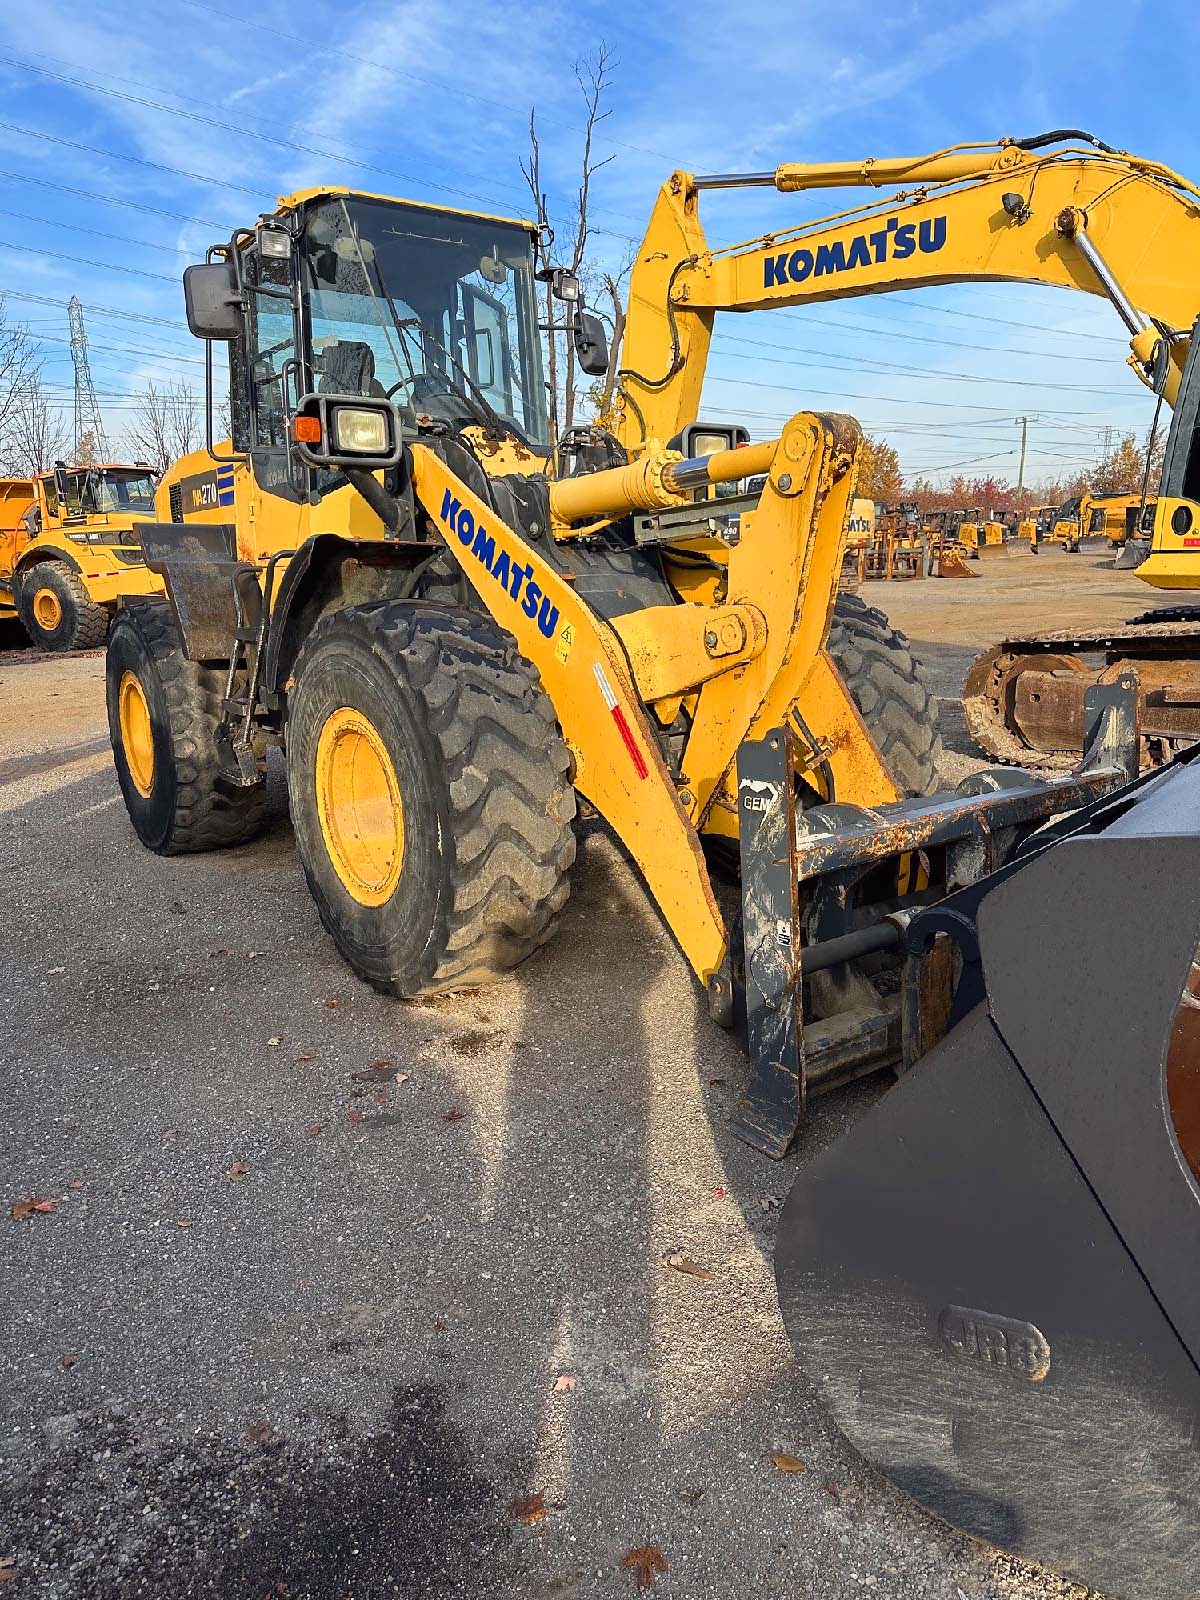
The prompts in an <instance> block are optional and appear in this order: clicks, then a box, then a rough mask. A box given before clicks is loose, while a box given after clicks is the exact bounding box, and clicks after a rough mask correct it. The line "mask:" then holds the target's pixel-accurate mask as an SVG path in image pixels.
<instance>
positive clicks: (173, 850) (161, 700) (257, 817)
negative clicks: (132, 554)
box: [106, 600, 266, 856]
mask: <svg viewBox="0 0 1200 1600" xmlns="http://www.w3.org/2000/svg"><path fill="white" fill-rule="evenodd" d="M106 679H107V696H108V729H109V737H110V739H111V740H112V747H113V760H114V761H115V763H116V768H117V779H118V781H119V783H120V785H121V793H122V795H123V796H124V798H125V808H126V810H127V811H128V812H129V819H130V821H131V822H132V823H133V826H134V830H135V832H136V833H137V836H138V838H139V839H140V840H141V841H142V843H143V844H144V845H145V846H146V847H147V848H148V849H150V850H153V851H155V852H156V853H157V854H158V855H160V856H174V855H184V854H186V853H188V852H192V851H199V850H223V849H226V848H228V847H230V846H232V845H239V844H246V843H248V841H249V840H251V839H253V838H254V837H255V835H256V834H258V833H259V832H260V831H261V829H262V825H263V821H264V819H265V815H266V781H265V780H260V781H259V782H258V783H256V784H251V785H248V786H242V785H240V784H236V783H233V782H232V781H231V780H230V779H229V778H227V777H225V776H224V775H223V774H222V772H221V764H220V759H219V757H218V754H217V744H216V731H217V724H218V722H219V720H220V715H221V701H222V699H223V697H224V694H225V674H224V672H223V671H220V670H218V669H216V668H212V667H204V666H201V665H199V664H198V663H197V662H195V661H189V660H188V659H187V657H186V656H185V655H184V653H183V645H182V642H181V640H180V637H179V630H178V628H177V627H176V624H175V618H174V616H173V615H172V612H171V608H170V606H169V605H168V604H167V603H166V601H164V600H143V601H137V602H135V603H134V604H131V605H128V606H124V607H122V609H121V610H120V611H118V613H117V615H116V617H115V618H114V620H113V624H112V628H111V630H110V632H109V638H108V660H107V670H106Z"/></svg>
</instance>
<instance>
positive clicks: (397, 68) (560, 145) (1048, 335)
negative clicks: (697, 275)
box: [0, 0, 1200, 479]
mask: <svg viewBox="0 0 1200 1600" xmlns="http://www.w3.org/2000/svg"><path fill="white" fill-rule="evenodd" d="M239 12H241V13H243V14H241V15H239V14H238V13H239ZM249 17H252V18H253V19H254V20H253V21H250V20H247V18H249ZM34 23H36V27H33V26H31V24H34ZM601 38H602V39H604V40H605V41H606V42H607V43H608V44H610V45H611V46H612V47H613V49H614V52H615V56H616V60H617V66H616V69H615V84H614V89H613V92H612V94H611V96H610V101H609V103H610V106H611V115H610V116H609V117H608V118H607V120H606V121H605V123H604V124H603V129H602V135H603V137H602V139H601V143H600V153H601V154H602V155H612V156H613V157H614V159H613V160H612V161H611V162H610V163H609V164H608V165H607V166H606V167H605V168H604V169H603V171H602V172H601V173H600V175H599V177H598V179H597V182H596V193H595V202H596V208H595V219H594V220H595V225H596V227H597V229H598V230H600V231H599V233H598V235H597V238H596V246H597V249H596V256H597V258H598V260H599V261H600V262H602V263H616V262H619V261H620V260H621V259H622V258H623V257H624V256H625V254H626V253H627V252H628V250H629V249H630V248H631V245H632V243H633V241H635V240H636V239H637V238H639V237H640V234H641V231H642V227H643V225H644V221H645V218H646V215H647V213H648V211H649V208H650V205H651V202H652V200H653V196H654V193H655V190H656V188H657V186H658V185H659V183H661V181H662V180H663V178H665V177H666V175H667V174H668V173H669V172H670V171H671V170H672V168H674V167H677V166H682V167H688V168H690V169H691V170H693V171H696V172H704V171H734V170H741V169H747V170H752V169H763V168H769V167H772V166H774V165H775V164H776V163H778V162H780V161H785V160H830V159H836V158H848V157H861V156H867V155H898V154H916V153H918V152H921V151H925V150H933V149H937V148H940V147H942V146H945V145H948V144H952V143H956V142H959V141H962V140H968V139H986V138H993V137H998V136H1000V135H1004V134H1013V135H1017V136H1021V135H1026V134H1031V133H1037V132H1041V131H1043V130H1045V129H1048V128H1052V127H1082V128H1086V129H1088V130H1089V131H1091V132H1094V133H1096V134H1098V135H1099V136H1100V137H1101V138H1102V139H1105V140H1106V141H1107V142H1108V143H1110V144H1114V145H1117V146H1121V147H1124V148H1127V149H1132V150H1136V151H1138V152H1139V153H1140V154H1144V155H1147V156H1153V157H1155V158H1156V159H1158V160H1161V161H1164V162H1166V163H1167V164H1168V165H1170V166H1173V167H1175V168H1176V169H1177V170H1179V171H1182V172H1184V173H1185V174H1187V175H1188V176H1190V177H1192V178H1193V179H1196V178H1200V134H1198V133H1197V132H1196V130H1195V126H1194V118H1192V117H1191V116H1190V114H1188V113H1187V112H1186V110H1184V109H1183V108H1182V107H1186V106H1188V105H1190V100H1189V99H1188V96H1187V94H1186V86H1185V89H1184V92H1183V102H1182V107H1181V102H1180V100H1179V98H1178V96H1177V90H1178V89H1179V85H1180V82H1181V81H1183V80H1181V78H1180V75H1179V64H1180V63H1181V62H1186V61H1189V60H1195V59H1197V58H1198V56H1200V9H1198V8H1197V7H1196V6H1195V4H1194V0H1159V3H1150V4H1136V3H1135V4H1130V3H1128V0H1086V3H1084V0H996V3H983V4H979V5H976V6H974V7H971V8H967V7H964V6H962V5H961V4H958V5H953V4H942V3H924V0H910V3H908V4H889V3H884V4H874V3H871V0H840V3H838V4H837V5H834V6H830V5H828V4H816V3H810V0H800V3H791V4H783V5H781V4H778V3H771V4H768V3H765V0H740V3H739V4H737V5H733V6H731V5H729V4H720V5H715V4H712V3H711V0H688V3H686V4H682V3H679V4H665V5H657V6H656V5H653V4H650V5H642V6H630V5H627V4H621V3H618V4H617V5H615V6H614V5H611V4H605V5H601V4H594V3H592V0H572V3H571V4H570V5H566V4H558V3H555V0H532V3H523V4H519V5H518V4H512V3H510V0H488V3H487V4H484V3H481V0H453V3H450V0H406V3H399V4H398V3H381V0H345V3H342V4H330V3H328V0H288V3H287V4H283V3H279V0H267V3H258V4H256V5H255V6H253V7H248V8H243V7H236V6H235V5H234V0H213V3H209V0H163V3H160V4H150V5H145V4H144V3H137V4H134V3H132V0H92V3H88V4H81V3H79V0H41V3H39V4H38V5H37V6H36V7H33V6H30V5H28V4H20V5H17V4H14V0H5V3H4V4H3V5H2V6H0V75H2V78H3V110H2V112H0V245H2V246H3V247H2V248H0V291H4V292H7V296H8V298H7V302H6V305H7V316H8V319H9V320H10V321H18V322H24V323H26V324H27V325H28V326H29V328H30V330H31V332H33V333H34V334H36V335H37V336H38V337H39V338H40V339H42V340H44V341H45V349H44V354H45V363H46V365H45V375H46V380H47V382H48V384H49V385H50V387H51V390H52V392H53V393H55V394H58V395H61V396H62V397H63V398H64V399H65V398H66V396H67V393H68V389H69V385H70V381H71V365H70V358H69V351H68V347H67V343H66V336H67V324H66V304H65V303H66V300H67V298H68V297H69V296H70V295H71V294H78V295H79V297H80V299H81V300H82V302H83V304H84V306H85V308H86V311H87V317H88V331H89V335H90V341H91V347H92V366H93V374H94V378H95V381H96V386H97V389H98V390H99V391H100V397H101V402H102V405H103V407H104V409H105V416H106V422H107V426H108V428H109V431H110V434H111V435H113V436H114V439H116V438H119V437H120V434H121V431H122V427H123V425H124V421H125V419H127V417H128V415H129V407H130V404H131V401H130V395H131V394H132V393H135V392H136V391H137V390H139V389H140V388H142V387H143V386H144V384H145V382H146V380H147V378H149V377H156V378H160V379H175V378H187V379H189V380H191V381H193V382H195V383H198V382H199V379H200V376H201V372H202V368H201V366H200V364H199V358H200V355H201V347H200V346H199V345H198V344H197V343H196V342H195V341H193V340H191V339H190V338H189V337H188V335H187V332H186V329H185V328H184V327H183V322H182V295H181V292H180V288H179V283H178V275H179V273H180V271H181V270H182V267H183V266H184V265H186V263H187V262H188V261H189V260H196V259H201V258H202V256H203V251H204V248H205V247H206V246H207V245H208V244H209V243H211V242H214V241H216V240H218V239H221V238H223V237H227V236H228V234H229V232H230V230H231V228H232V227H233V226H234V225H235V224H238V223H245V222H250V221H252V220H253V219H254V217H255V216H256V215H257V213H258V212H259V211H261V210H264V209H269V208H270V206H271V204H272V201H273V197H274V196H276V195H278V194H282V193H285V192H287V191H288V190H291V189H294V188H297V187H300V186H302V185H304V184H308V183H316V182H321V181H332V182H336V183H346V184H349V185H351V186H361V187H364V188H369V189H374V190H377V191H382V192H386V193H394V194H397V195H404V196H407V197H410V198H415V199H429V200H435V201H441V202H442V203H444V204H450V205H457V206H462V207H464V208H468V209H469V208H472V207H478V208H479V209H482V210H489V211H500V212H504V213H508V214H517V215H524V214H527V213H528V210H529V205H528V199H527V195H526V193H525V191H524V187H523V179H522V176H521V172H520V169H519V166H518V160H519V158H520V157H521V156H522V155H524V153H525V130H526V125H527V122H528V116H529V108H530V105H531V104H536V106H537V108H538V113H539V120H540V124H541V130H542V142H543V166H544V172H545V176H546V178H547V180H548V182H549V186H550V197H551V209H552V211H553V210H555V209H556V207H557V209H558V211H559V212H560V213H563V214H564V215H565V212H566V210H567V208H569V205H570V195H571V188H572V185H573V183H574V181H575V170H576V162H577V149H578V138H579V129H580V124H581V113H580V104H579V97H578V91H577V89H576V86H575V83H574V80H573V78H572V77H571V73H570V64H571V61H572V60H573V58H574V57H575V56H576V55H577V54H579V53H581V52H583V51H584V50H586V49H588V48H589V47H590V46H592V45H594V43H595V42H596V41H597V40H599V39H601ZM35 47H36V48H35ZM18 130H26V131H18ZM841 198H842V197H841V196H840V195H838V194H830V195H826V196H824V197H821V196H818V197H815V200H814V199H813V198H810V197H804V196H801V197H788V196H782V195H777V194H775V193H774V192H773V191H770V190H757V191H756V190H750V191H746V192H743V193H740V194H735V195H721V194H712V195H706V196H705V204H704V217H705V223H706V227H707V229H708V232H709V237H710V239H711V240H712V242H714V243H720V242H725V241H728V240H732V239H737V238H743V237H747V236H749V235H751V234H754V233H757V232H760V231H763V230H765V229H767V228H779V227H784V226H786V225H787V224H788V223H789V222H792V221H799V220H801V219H802V218H804V217H806V216H810V215H815V214H817V213H818V212H819V211H822V210H825V209H829V210H833V209H837V202H838V201H840V200H841ZM13 246H20V247H21V248H19V249H15V248H12V247H13ZM68 258H73V259H68ZM35 297H37V298H35ZM143 319H145V320H143ZM746 339H751V340H753V341H760V340H761V341H766V346H764V345H763V344H759V343H753V344H746V343H742V342H739V341H743V340H746ZM1125 348H1126V347H1125V341H1124V338H1123V337H1122V332H1121V328H1120V325H1119V324H1118V322H1117V320H1116V316H1115V313H1113V312H1112V311H1111V309H1110V308H1109V307H1108V306H1107V305H1106V304H1104V303H1102V302H1100V301H1098V300H1093V299H1092V298H1091V297H1088V296H1084V295H1072V294H1063V293H1056V292H1055V291H1052V290H1045V289H1039V288H1036V287H1033V286H1007V285H1006V286H1000V285H994V284H992V285H964V286H961V287H942V288H939V289H936V290H928V291H922V292H920V293H915V294H909V295H905V296H891V297H886V298H884V297H878V298H872V299H860V300H857V301H852V302H851V301H847V302H843V303H836V304H827V305H822V306H816V307H813V308H811V309H807V310H805V309H797V310H793V311H790V312H773V313H770V314H766V313H761V314H758V315H756V316H754V317H751V318H741V319H734V318H730V317H726V318H724V319H721V320H719V322H718V330H717V336H716V339H715V341H714V345H713V355H712V359H711V362H710V367H709V379H708V383H707V386H706V391H705V403H706V409H707V410H708V411H709V412H710V413H711V414H714V415H717V414H719V415H721V416H723V417H743V418H744V419H745V420H746V421H747V422H748V424H749V425H750V427H751V430H752V432H753V434H754V436H755V437H765V436H769V435H770V434H771V433H772V432H773V431H775V430H776V429H777V427H778V425H779V423H780V422H782V421H783V420H784V419H785V418H786V417H787V416H788V415H789V414H791V413H792V412H794V411H796V410H799V409H801V408H802V407H804V406H806V405H811V406H813V407H815V408H817V409H823V410H824V409H840V410H847V411H851V412H853V413H854V414H855V415H857V416H858V417H859V418H860V419H861V420H862V421H863V423H864V424H865V425H866V426H867V427H868V428H869V429H870V430H871V431H873V432H876V433H882V434H884V435H886V436H887V437H888V438H890V439H891V441H892V442H893V443H894V444H895V445H896V446H897V447H898V449H899V450H900V453H901V461H902V465H903V466H904V468H905V470H906V472H907V473H909V474H910V475H911V474H914V473H917V472H921V473H932V474H933V475H934V476H935V477H939V478H943V479H944V478H945V477H946V476H948V475H949V472H950V471H952V470H958V469H959V468H961V470H963V471H967V472H975V471H978V472H980V473H987V472H991V471H995V472H997V473H1000V474H1005V475H1012V476H1015V471H1016V459H1017V458H1016V445H1017V429H1016V427H1015V426H1014V424H1013V420H1012V419H1013V418H1014V416H1016V415H1018V414H1020V413H1026V414H1028V415H1030V416H1036V417H1037V418H1038V419H1039V420H1038V421H1037V422H1036V423H1034V424H1033V426H1032V427H1031V430H1030V456H1029V464H1028V468H1027V477H1030V478H1033V479H1037V478H1040V477H1044V476H1050V475H1053V474H1054V473H1056V472H1057V471H1058V470H1059V469H1061V470H1062V471H1064V472H1071V471H1074V470H1075V469H1077V468H1079V467H1081V466H1086V465H1087V464H1088V463H1089V462H1093V461H1095V460H1096V459H1097V458H1098V456H1099V455H1100V454H1101V452H1102V447H1103V439H1104V431H1105V429H1106V428H1108V429H1113V430H1115V431H1116V432H1117V433H1118V434H1119V433H1120V432H1124V431H1137V432H1139V433H1141V432H1144V430H1145V429H1146V428H1147V426H1148V424H1149V418H1150V412H1151V409H1152V402H1151V401H1150V400H1149V399H1148V397H1147V396H1146V394H1145V392H1144V391H1143V390H1142V389H1141V387H1140V385H1138V383H1137V382H1136V380H1135V379H1134V378H1133V376H1132V374H1130V373H1129V372H1128V370H1127V369H1126V368H1125V367H1124V365H1123V359H1124V354H1125Z"/></svg>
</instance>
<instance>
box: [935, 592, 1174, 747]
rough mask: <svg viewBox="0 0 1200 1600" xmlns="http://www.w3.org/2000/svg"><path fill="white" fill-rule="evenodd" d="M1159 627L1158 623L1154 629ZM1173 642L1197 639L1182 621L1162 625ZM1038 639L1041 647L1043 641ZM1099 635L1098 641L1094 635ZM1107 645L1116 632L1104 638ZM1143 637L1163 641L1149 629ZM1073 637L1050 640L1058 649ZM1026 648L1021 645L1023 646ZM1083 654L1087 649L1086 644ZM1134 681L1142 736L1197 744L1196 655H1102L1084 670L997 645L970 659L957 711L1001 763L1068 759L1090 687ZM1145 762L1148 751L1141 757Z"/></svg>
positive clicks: (1040, 652) (1068, 661)
mask: <svg viewBox="0 0 1200 1600" xmlns="http://www.w3.org/2000/svg"><path fill="white" fill-rule="evenodd" d="M1160 626H1161V625H1160ZM1167 626H1170V627H1174V628H1175V629H1176V630H1178V631H1177V633H1176V635H1175V637H1184V636H1187V635H1188V634H1192V635H1194V636H1195V637H1197V639H1198V641H1200V635H1196V634H1195V630H1194V628H1191V627H1189V625H1188V624H1184V623H1176V624H1170V625H1167ZM1050 637H1051V636H1049V635H1048V636H1046V639H1044V640H1042V641H1041V642H1040V643H1041V644H1043V645H1044V644H1046V643H1047V642H1048V641H1049V640H1050ZM1096 637H1099V636H1096ZM1104 637H1105V638H1108V639H1110V640H1113V641H1114V642H1115V640H1116V639H1117V638H1118V636H1117V635H1115V634H1113V635H1105V636H1104ZM1150 637H1152V638H1154V639H1161V638H1163V637H1166V635H1165V634H1163V633H1162V632H1161V631H1156V632H1155V633H1154V634H1153V635H1151V636H1150ZM1078 638H1079V635H1066V634H1063V635H1062V636H1061V638H1060V637H1059V636H1057V635H1056V636H1054V639H1053V642H1054V643H1055V644H1056V645H1057V644H1061V643H1062V642H1064V641H1069V640H1071V639H1074V640H1077V639H1078ZM1026 642H1027V643H1028V642H1029V641H1026ZM1089 649H1090V646H1089ZM1131 671H1132V672H1135V673H1136V675H1137V677H1138V679H1139V685H1140V687H1139V692H1138V721H1139V725H1140V728H1141V733H1142V737H1143V739H1172V740H1195V739H1200V655H1198V656H1190V655H1176V656H1164V655H1163V654H1160V653H1154V654H1149V655H1144V656H1137V655H1133V654H1126V655H1119V654H1115V653H1113V654H1110V658H1109V660H1108V662H1107V664H1105V665H1094V666H1089V665H1087V664H1086V663H1085V662H1084V661H1082V660H1081V659H1080V657H1079V656H1078V655H1068V654H1066V653H1065V652H1063V651H1062V650H1061V649H1053V650H1052V649H1048V648H1047V649H1042V648H1038V649H1026V648H1024V646H1021V647H1019V648H1014V649H1009V648H1008V647H1007V646H1005V645H998V646H997V647H996V648H995V649H994V650H991V651H989V652H988V653H987V654H986V655H984V656H981V657H979V659H978V660H977V661H975V662H974V663H973V664H972V666H971V668H970V670H969V672H968V673H967V677H966V681H965V683H964V685H963V714H964V716H965V719H966V723H967V728H968V729H969V731H970V733H971V737H972V738H973V739H975V740H976V742H977V743H979V744H980V745H982V746H983V748H984V749H985V750H987V751H988V752H989V753H990V754H992V755H994V756H996V757H997V758H998V759H999V760H1001V761H1005V762H1020V761H1022V760H1025V759H1027V758H1028V755H1029V753H1030V752H1031V751H1038V752H1041V753H1043V754H1047V755H1069V754H1070V753H1071V752H1078V751H1079V750H1080V749H1081V748H1082V744H1083V702H1084V696H1085V694H1086V692H1087V689H1088V687H1089V686H1090V685H1093V684H1097V683H1103V682H1108V681H1111V680H1112V679H1113V678H1115V677H1116V676H1118V675H1119V674H1121V673H1128V672H1131ZM1143 754H1144V756H1146V757H1147V758H1148V755H1149V753H1148V752H1143Z"/></svg>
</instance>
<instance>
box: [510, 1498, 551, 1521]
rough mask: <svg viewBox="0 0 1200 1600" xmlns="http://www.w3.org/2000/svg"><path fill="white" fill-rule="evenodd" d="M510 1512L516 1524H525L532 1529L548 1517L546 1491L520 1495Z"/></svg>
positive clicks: (511, 1506)
mask: <svg viewBox="0 0 1200 1600" xmlns="http://www.w3.org/2000/svg"><path fill="white" fill-rule="evenodd" d="M508 1510H509V1514H510V1516H511V1517H512V1518H513V1520H514V1521H515V1522H523V1523H524V1524H525V1526H526V1527H531V1526H532V1525H533V1523H535V1522H540V1521H541V1520H542V1518H543V1517H544V1516H545V1515H546V1495H545V1491H544V1490H542V1489H539V1490H538V1492H537V1493H536V1494H521V1495H518V1496H517V1497H516V1499H515V1500H514V1501H513V1502H512V1503H511V1505H510V1506H509V1508H508Z"/></svg>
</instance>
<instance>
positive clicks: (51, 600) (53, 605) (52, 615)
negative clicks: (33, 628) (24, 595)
mask: <svg viewBox="0 0 1200 1600" xmlns="http://www.w3.org/2000/svg"><path fill="white" fill-rule="evenodd" d="M62 615H63V610H62V601H61V600H60V599H59V598H58V596H57V595H56V594H55V592H54V590H53V589H39V590H37V592H36V593H35V594H34V597H33V616H34V620H35V622H36V623H37V625H38V627H39V628H44V629H45V630H46V632H47V633H53V632H54V631H55V629H56V628H57V627H58V625H59V623H60V622H61V621H62Z"/></svg>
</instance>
